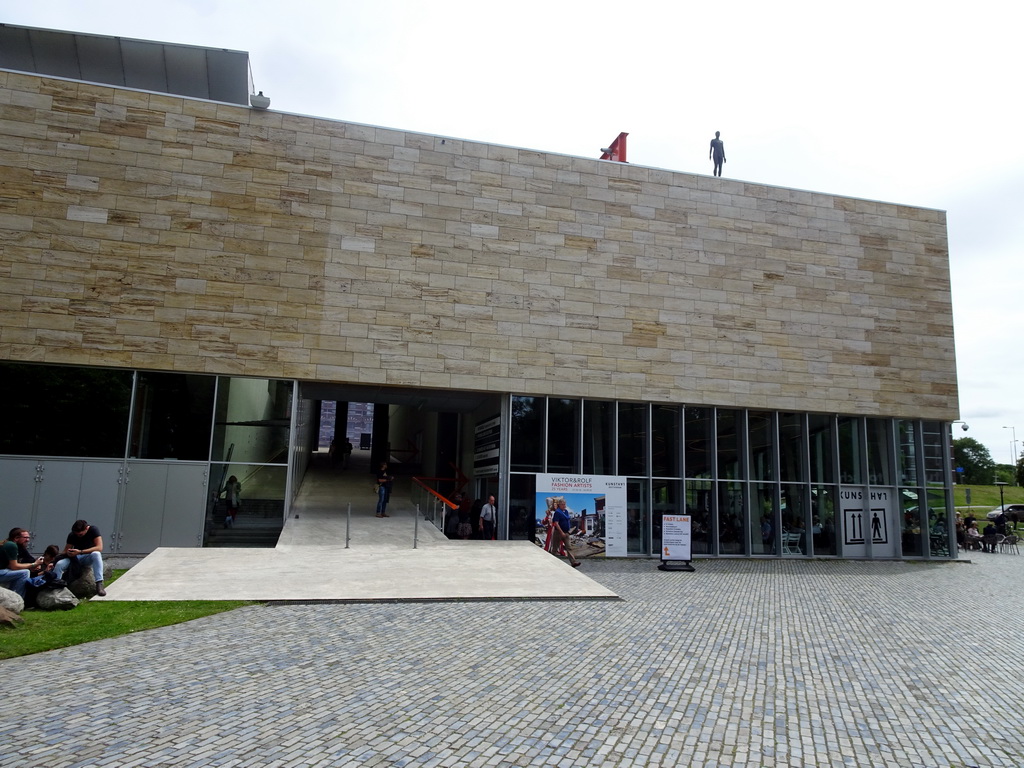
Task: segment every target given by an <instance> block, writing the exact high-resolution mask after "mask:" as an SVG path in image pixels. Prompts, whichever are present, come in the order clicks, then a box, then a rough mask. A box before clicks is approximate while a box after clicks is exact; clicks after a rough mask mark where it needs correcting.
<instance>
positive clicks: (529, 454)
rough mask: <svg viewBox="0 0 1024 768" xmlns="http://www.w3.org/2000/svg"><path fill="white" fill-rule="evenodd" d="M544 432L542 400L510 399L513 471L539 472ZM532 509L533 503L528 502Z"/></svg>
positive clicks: (529, 398)
mask: <svg viewBox="0 0 1024 768" xmlns="http://www.w3.org/2000/svg"><path fill="white" fill-rule="evenodd" d="M543 430H544V398H543V397H513V398H512V434H511V438H512V455H511V457H510V461H511V467H512V470H513V471H520V472H541V471H543V468H544V465H543V464H542V462H543V460H544V453H543V451H542V450H541V434H542V432H543ZM530 508H531V509H532V508H533V501H532V500H531V501H530Z"/></svg>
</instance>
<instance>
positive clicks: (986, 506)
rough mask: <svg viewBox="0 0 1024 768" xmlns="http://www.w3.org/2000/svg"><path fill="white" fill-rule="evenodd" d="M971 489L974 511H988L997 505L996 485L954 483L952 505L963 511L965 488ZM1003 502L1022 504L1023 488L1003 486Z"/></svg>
mask: <svg viewBox="0 0 1024 768" xmlns="http://www.w3.org/2000/svg"><path fill="white" fill-rule="evenodd" d="M968 488H970V489H971V504H970V506H971V507H975V508H976V509H975V510H974V511H975V512H981V511H984V512H988V511H989V510H990V509H992V508H993V507H998V506H999V486H997V485H954V486H953V506H955V507H956V508H957V509H959V510H960V512H961V513H963V512H964V511H965V510H966V509H967V506H968V505H967V489H968ZM1003 503H1004V504H1024V488H1019V487H1017V486H1016V485H1004V486H1003Z"/></svg>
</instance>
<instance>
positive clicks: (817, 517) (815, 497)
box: [811, 485, 840, 556]
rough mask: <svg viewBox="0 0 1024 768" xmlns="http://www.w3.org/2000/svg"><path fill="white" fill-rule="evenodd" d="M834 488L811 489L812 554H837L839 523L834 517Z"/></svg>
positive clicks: (831, 486) (835, 493)
mask: <svg viewBox="0 0 1024 768" xmlns="http://www.w3.org/2000/svg"><path fill="white" fill-rule="evenodd" d="M837 498H839V496H838V493H837V491H836V488H835V486H833V485H816V486H812V487H811V533H812V535H813V539H814V554H815V556H821V555H835V554H837V553H838V552H839V550H838V544H837V541H838V539H839V534H840V530H839V528H840V521H839V518H838V517H837V516H836V499H837Z"/></svg>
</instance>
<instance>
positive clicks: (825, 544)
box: [509, 396, 956, 558]
mask: <svg viewBox="0 0 1024 768" xmlns="http://www.w3.org/2000/svg"><path fill="white" fill-rule="evenodd" d="M510 410H511V413H512V420H511V425H510V426H511V437H510V444H511V457H512V460H511V462H510V470H511V475H510V478H509V487H510V489H511V493H510V510H511V515H510V520H511V521H512V522H511V523H510V529H509V535H510V537H512V538H530V537H532V536H534V535H535V531H534V530H533V525H532V522H528V519H529V518H530V517H531V514H532V510H533V504H534V498H533V497H534V488H535V485H536V484H535V475H536V474H537V473H561V472H583V473H585V474H590V473H592V474H606V475H607V474H615V475H618V476H620V477H623V478H625V480H626V488H627V493H626V522H625V526H626V529H625V536H626V542H627V553H628V554H629V555H643V556H653V555H656V554H657V553H658V552H659V551H660V546H661V529H662V525H661V519H662V517H663V516H664V515H665V514H673V513H685V514H689V515H690V516H691V545H692V551H693V553H694V555H696V556H719V557H728V556H733V557H737V556H738V557H822V556H825V557H836V556H845V557H892V556H897V557H937V558H947V557H955V556H956V547H955V543H954V544H953V545H952V546H951V543H950V531H949V525H948V520H949V512H948V510H949V507H950V504H951V503H952V495H951V489H950V487H949V486H948V484H947V482H946V478H948V477H949V466H948V458H947V457H948V454H949V450H948V443H947V442H946V440H947V435H948V425H947V424H944V423H942V422H929V421H923V422H922V421H916V420H900V419H883V418H869V417H853V416H836V415H829V414H814V413H795V412H781V411H769V410H745V409H733V408H710V407H702V406H688V405H665V404H645V403H633V402H618V403H610V402H606V401H587V400H577V401H574V400H566V399H564V398H560V399H557V400H555V399H551V400H550V401H547V400H546V398H538V397H521V396H512V397H511V409H510ZM540 446H546V451H545V452H543V453H542V452H541V451H540V450H539V448H540ZM573 446H581V447H582V450H579V451H577V450H576V448H574V447H573ZM613 454H614V455H613ZM611 467H615V468H616V471H615V472H611V471H609V469H610V468H611ZM890 500H891V501H890ZM517 513H518V517H517ZM519 517H521V518H522V521H521V523H518V524H517V523H515V521H516V520H518V519H519ZM864 525H867V526H868V529H869V530H868V531H867V532H865V531H864Z"/></svg>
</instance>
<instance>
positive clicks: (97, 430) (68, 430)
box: [0, 362, 205, 525]
mask: <svg viewBox="0 0 1024 768" xmlns="http://www.w3.org/2000/svg"><path fill="white" fill-rule="evenodd" d="M131 396H132V372H131V371H107V370H102V369H96V368H79V367H76V366H61V365H26V364H23V363H6V362H3V363H0V402H2V403H3V404H4V416H3V428H2V429H0V453H7V454H14V455H20V456H26V455H28V456H74V457H93V458H103V459H123V458H124V449H125V444H126V442H127V437H128V413H129V408H130V403H131ZM203 458H205V456H204V457H203ZM27 524H28V523H27V522H25V525H27Z"/></svg>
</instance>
